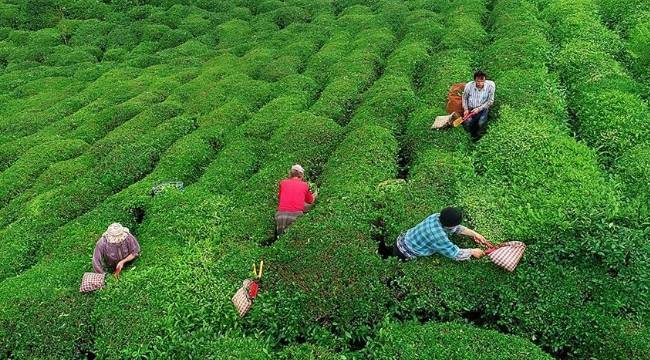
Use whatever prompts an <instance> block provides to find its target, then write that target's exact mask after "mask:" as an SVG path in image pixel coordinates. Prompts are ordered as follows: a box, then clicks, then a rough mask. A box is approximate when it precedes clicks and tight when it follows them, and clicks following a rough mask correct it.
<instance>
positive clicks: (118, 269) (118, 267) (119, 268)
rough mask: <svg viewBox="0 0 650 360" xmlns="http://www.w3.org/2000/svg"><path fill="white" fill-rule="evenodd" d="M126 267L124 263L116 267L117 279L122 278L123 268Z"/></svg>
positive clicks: (119, 263)
mask: <svg viewBox="0 0 650 360" xmlns="http://www.w3.org/2000/svg"><path fill="white" fill-rule="evenodd" d="M123 267H124V263H123V262H122V261H120V262H118V263H117V266H115V274H114V275H115V278H116V279H119V278H120V272H122V268H123Z"/></svg>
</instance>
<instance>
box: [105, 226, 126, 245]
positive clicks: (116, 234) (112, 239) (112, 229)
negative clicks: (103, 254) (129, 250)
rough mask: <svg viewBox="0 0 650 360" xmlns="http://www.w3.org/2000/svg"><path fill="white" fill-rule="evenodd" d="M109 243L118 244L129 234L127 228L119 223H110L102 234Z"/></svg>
mask: <svg viewBox="0 0 650 360" xmlns="http://www.w3.org/2000/svg"><path fill="white" fill-rule="evenodd" d="M103 236H104V237H105V238H106V241H108V242H109V243H111V244H119V243H121V242H122V241H124V240H126V238H127V237H128V236H129V229H128V228H125V227H124V226H122V225H121V224H119V223H113V224H111V225H110V226H109V227H108V229H106V232H105V233H104V235H103Z"/></svg>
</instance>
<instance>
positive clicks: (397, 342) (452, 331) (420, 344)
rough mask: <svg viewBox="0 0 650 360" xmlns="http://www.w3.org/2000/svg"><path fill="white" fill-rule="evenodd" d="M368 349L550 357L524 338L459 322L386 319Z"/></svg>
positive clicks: (381, 354)
mask: <svg viewBox="0 0 650 360" xmlns="http://www.w3.org/2000/svg"><path fill="white" fill-rule="evenodd" d="M368 353H369V356H371V357H372V358H375V359H393V358H395V357H396V356H400V357H404V358H407V359H411V358H418V357H426V358H428V359H449V358H470V357H471V358H476V359H495V358H499V359H519V358H521V357H525V358H527V359H550V358H551V357H550V356H549V355H548V354H545V353H544V352H542V351H541V350H540V349H539V348H537V347H536V346H535V345H533V344H531V343H530V342H529V341H527V340H524V339H519V338H517V337H514V336H511V335H502V334H500V333H498V332H496V331H492V330H481V329H477V328H475V327H473V326H469V325H462V324H443V325H433V324H427V325H421V324H417V323H408V324H399V323H389V324H386V326H385V327H383V328H382V329H381V330H379V336H378V338H377V340H375V341H373V342H371V343H370V344H369V345H368Z"/></svg>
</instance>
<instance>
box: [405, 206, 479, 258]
mask: <svg viewBox="0 0 650 360" xmlns="http://www.w3.org/2000/svg"><path fill="white" fill-rule="evenodd" d="M462 221H463V214H462V212H461V211H460V210H458V209H456V208H452V207H448V208H445V209H442V211H441V212H440V213H436V214H433V215H431V216H429V217H427V218H426V219H424V221H422V222H421V223H419V224H417V225H416V226H415V227H413V228H411V229H409V230H408V231H406V232H404V233H402V234H401V235H400V236H399V237H398V238H397V246H395V247H393V256H397V257H399V258H400V259H401V260H409V259H413V258H416V257H418V256H429V255H432V254H440V255H444V256H446V257H448V258H450V259H454V260H467V259H469V258H470V257H472V256H473V257H475V258H480V257H481V256H483V255H484V253H483V250H481V249H478V248H476V249H461V248H459V247H458V246H456V245H455V244H454V243H452V242H451V241H450V240H449V237H448V234H449V233H456V234H461V235H465V236H471V237H472V238H474V239H476V240H483V241H484V240H485V238H484V237H483V235H481V234H479V233H477V232H476V231H474V230H471V229H468V228H466V227H465V226H462V225H460V223H461V222H462Z"/></svg>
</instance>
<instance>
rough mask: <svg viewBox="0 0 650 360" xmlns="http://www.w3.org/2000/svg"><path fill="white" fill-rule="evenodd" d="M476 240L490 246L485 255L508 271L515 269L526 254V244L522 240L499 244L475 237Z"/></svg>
mask: <svg viewBox="0 0 650 360" xmlns="http://www.w3.org/2000/svg"><path fill="white" fill-rule="evenodd" d="M474 240H475V241H476V242H478V243H480V244H482V245H485V246H487V247H488V249H487V250H485V255H487V256H488V258H489V259H490V260H491V261H492V262H493V263H494V264H495V265H496V266H498V267H500V268H503V269H505V270H507V271H510V272H512V271H515V268H517V265H518V264H519V261H520V260H521V258H522V257H523V256H524V251H526V244H524V243H523V242H521V241H508V242H505V243H503V244H499V245H498V246H494V245H493V244H492V243H491V242H489V241H485V242H484V241H479V240H478V239H474Z"/></svg>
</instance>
